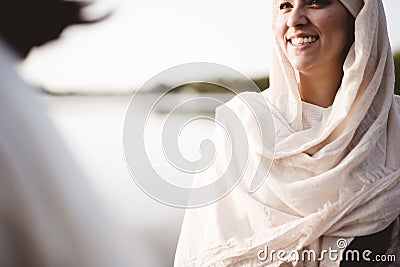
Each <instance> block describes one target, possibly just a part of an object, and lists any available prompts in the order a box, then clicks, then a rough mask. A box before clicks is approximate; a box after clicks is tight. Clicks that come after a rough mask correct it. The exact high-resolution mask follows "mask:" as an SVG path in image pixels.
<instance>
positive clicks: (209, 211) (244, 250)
mask: <svg viewBox="0 0 400 267" xmlns="http://www.w3.org/2000/svg"><path fill="white" fill-rule="evenodd" d="M341 2H342V3H343V5H344V6H345V7H346V8H347V9H348V10H349V12H350V13H351V14H352V15H353V16H354V17H355V18H356V20H355V41H354V44H353V46H352V47H351V48H350V51H349V53H348V56H347V58H346V60H345V63H344V66H343V68H344V76H343V79H342V85H341V87H340V88H339V90H338V92H337V94H336V97H335V100H334V103H333V105H332V107H331V108H329V109H326V110H325V111H324V114H323V118H322V120H321V121H320V122H319V123H317V124H315V125H313V127H311V128H310V129H307V130H303V125H302V123H303V122H302V102H301V98H300V94H299V92H298V87H297V83H296V78H295V73H294V70H293V68H292V67H291V65H290V63H289V61H288V59H287V58H286V57H285V55H284V53H283V52H282V51H281V49H280V47H279V45H278V43H277V40H276V39H275V41H274V46H273V47H274V51H273V53H272V59H271V73H270V81H271V87H270V88H269V89H268V90H266V91H265V93H262V94H250V95H248V97H250V98H251V99H252V100H250V102H251V101H253V102H252V103H253V104H254V105H252V108H253V109H258V110H260V109H262V107H260V105H257V104H256V103H260V102H261V103H262V102H263V101H264V99H262V98H263V97H264V98H265V99H266V100H267V102H268V103H269V106H270V109H271V111H272V115H273V119H274V122H275V128H276V135H275V140H276V147H275V157H274V163H273V166H272V168H271V171H270V173H269V175H268V177H267V179H266V181H265V182H264V184H263V185H262V186H261V187H260V189H259V190H258V191H257V192H256V193H254V194H250V193H249V187H248V179H251V173H254V172H255V170H252V164H251V162H252V161H253V160H256V161H257V160H259V161H261V162H265V164H267V163H269V160H268V158H270V157H269V156H268V155H266V154H258V153H256V152H254V153H253V154H251V152H250V156H249V158H250V161H249V162H250V164H249V170H248V172H247V174H246V175H245V177H244V178H243V179H242V180H241V182H240V183H239V185H238V186H237V187H236V188H235V189H234V190H233V191H232V192H231V193H230V194H229V195H228V196H226V197H225V198H223V199H222V200H220V201H218V202H216V203H214V204H212V205H209V206H207V207H203V208H198V209H193V210H188V211H187V213H186V216H185V219H184V224H183V226H182V232H181V237H180V240H179V244H178V248H177V253H176V259H175V265H176V266H227V265H237V266H259V265H260V266H266V265H271V266H279V265H280V264H281V263H282V262H280V261H273V262H271V261H269V260H267V261H260V260H258V259H257V253H258V252H259V251H260V250H261V249H265V247H266V246H268V249H269V250H276V251H278V250H284V251H287V252H290V251H291V250H298V251H301V250H302V249H307V248H308V249H314V250H315V251H316V252H317V253H319V252H321V251H322V250H328V249H329V248H331V249H339V248H340V247H339V248H338V246H337V240H338V239H341V238H343V239H344V240H345V241H347V243H349V242H351V241H352V240H353V239H354V237H357V236H363V235H370V234H373V233H377V232H379V231H382V230H383V229H385V228H386V227H388V226H389V225H390V223H392V222H393V221H394V220H395V219H396V218H397V217H398V216H399V214H400V171H399V169H400V142H399V141H400V140H399V138H398V134H399V133H400V106H399V103H400V100H399V98H398V97H396V96H394V95H393V89H394V66H393V58H392V53H391V49H390V44H389V39H388V34H387V27H386V19H385V14H384V9H383V5H382V2H381V0H341ZM277 6H278V5H277V0H274V1H273V10H274V11H273V12H274V14H273V29H275V22H276V15H277ZM260 99H262V100H260ZM226 106H228V107H229V108H231V109H232V110H234V111H236V112H237V114H238V116H239V117H241V118H242V121H241V123H242V124H244V127H245V128H246V129H247V130H248V131H249V132H253V131H252V129H255V128H257V125H255V123H254V121H253V120H251V119H248V116H247V115H246V112H245V111H244V110H245V109H244V108H243V106H244V104H243V103H241V101H240V100H239V98H238V97H236V98H234V99H233V100H232V101H230V102H229V103H227V104H226ZM220 110H221V109H220ZM266 110H267V109H266ZM257 113H258V112H257ZM218 116H219V114H218V110H217V120H218ZM261 123H262V121H261ZM250 139H251V137H250ZM251 142H253V145H254V146H257V143H256V142H257V141H255V140H253V141H251ZM216 146H217V147H218V148H219V149H220V151H224V150H227V148H226V145H225V144H224V145H220V144H218V143H217V144H216ZM217 160H218V157H217ZM222 160H224V157H222ZM232 160H246V158H245V156H243V155H232ZM217 164H222V165H224V164H225V165H226V163H224V162H219V163H217ZM266 169H267V168H266ZM200 178H201V180H206V179H211V177H205V176H202V177H200ZM302 264H303V263H301V262H300V263H298V265H297V266H302ZM339 264H340V261H339V260H336V261H332V260H329V259H327V258H325V260H324V261H321V262H309V263H307V266H339Z"/></svg>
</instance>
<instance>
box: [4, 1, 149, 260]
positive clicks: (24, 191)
mask: <svg viewBox="0 0 400 267" xmlns="http://www.w3.org/2000/svg"><path fill="white" fill-rule="evenodd" d="M87 4H88V3H82V2H80V3H78V2H72V1H61V0H37V1H33V0H6V1H3V3H2V5H1V8H0V125H1V128H0V266H5V267H19V266H24V267H27V266H32V267H39V266H40V267H59V266H69V267H72V266H74V267H75V266H76V267H78V266H82V267H103V266H104V267H110V266H115V267H120V266H149V265H148V264H147V265H145V263H144V261H141V259H143V258H144V257H145V254H144V253H143V251H141V252H139V246H136V247H135V245H134V244H133V241H132V243H131V242H129V240H128V239H127V238H126V237H124V236H123V235H122V234H120V233H119V232H118V230H117V229H116V227H115V225H114V224H113V223H112V221H111V220H110V218H108V217H107V216H106V213H105V211H103V209H102V207H101V206H100V205H99V202H98V201H97V200H96V197H95V195H94V192H92V188H90V186H89V183H88V181H87V180H86V179H85V178H84V176H83V175H82V172H81V171H80V169H79V167H78V166H77V164H76V163H75V161H74V159H73V158H71V155H70V153H69V152H68V151H67V149H66V147H65V146H64V144H63V143H62V142H61V139H60V137H59V136H58V135H57V133H56V131H55V129H54V127H53V126H52V124H51V123H50V121H49V119H48V118H47V116H46V114H45V111H44V109H43V107H42V106H40V104H38V103H37V102H36V101H35V99H34V95H33V92H32V90H31V88H30V87H29V86H28V85H27V84H25V83H24V82H22V81H21V80H20V78H19V76H18V75H17V73H16V72H15V70H14V67H15V65H16V64H17V63H18V62H19V61H20V60H21V59H22V58H24V57H26V56H27V54H28V52H29V50H30V49H31V48H32V47H34V46H39V45H42V44H44V43H46V42H48V41H50V40H53V39H56V38H57V37H58V36H59V35H60V33H61V31H62V30H63V29H64V28H65V27H67V26H68V25H72V24H89V23H93V22H95V21H85V20H83V19H81V17H80V12H81V9H82V8H83V7H85V6H86V5H87ZM130 243H131V244H130ZM138 256H140V257H138ZM147 260H148V259H147Z"/></svg>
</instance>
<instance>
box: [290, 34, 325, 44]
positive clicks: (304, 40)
mask: <svg viewBox="0 0 400 267" xmlns="http://www.w3.org/2000/svg"><path fill="white" fill-rule="evenodd" d="M318 39H319V37H318V36H304V37H294V38H291V39H287V41H288V42H289V43H291V44H292V45H294V46H302V45H308V44H312V43H314V42H316V41H318Z"/></svg>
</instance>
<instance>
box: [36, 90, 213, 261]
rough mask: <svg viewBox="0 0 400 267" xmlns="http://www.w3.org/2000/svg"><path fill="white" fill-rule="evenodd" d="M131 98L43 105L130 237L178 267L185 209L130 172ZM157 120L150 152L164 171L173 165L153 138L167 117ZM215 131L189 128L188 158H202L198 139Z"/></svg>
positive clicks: (66, 99) (47, 99)
mask: <svg viewBox="0 0 400 267" xmlns="http://www.w3.org/2000/svg"><path fill="white" fill-rule="evenodd" d="M136 97H140V98H142V101H143V102H142V103H145V101H148V99H149V98H148V96H147V95H146V94H143V95H139V96H136ZM130 99H131V96H49V95H43V96H40V101H42V102H43V103H44V104H45V106H46V107H47V109H48V113H49V115H50V117H51V119H52V120H53V122H54V124H55V125H56V127H57V129H58V130H59V132H60V135H61V136H62V138H63V139H64V140H65V143H66V144H67V145H68V146H69V148H70V149H71V152H72V154H73V155H74V156H75V158H76V159H77V160H78V162H79V163H80V165H81V167H82V168H83V170H84V171H85V172H86V174H87V176H88V177H89V180H90V182H91V183H92V184H93V187H94V188H95V191H96V193H97V194H98V195H99V197H100V199H101V201H102V202H103V203H102V204H103V205H104V206H105V207H106V208H107V210H108V211H109V213H110V215H111V216H113V217H114V218H115V219H116V220H117V221H118V223H119V224H120V225H121V227H124V229H125V230H126V233H127V234H128V235H131V236H132V238H140V239H141V240H143V241H144V242H143V244H144V246H147V247H148V250H149V252H150V253H152V254H153V255H154V257H156V258H158V259H162V262H163V263H165V265H164V264H163V266H172V262H173V257H174V253H175V247H176V244H177V240H178V236H179V231H180V227H181V222H182V218H183V214H184V210H182V209H177V208H173V207H168V206H166V205H163V204H161V203H159V202H157V201H155V200H153V199H151V198H150V197H148V196H147V195H146V194H145V193H143V192H142V191H141V190H140V189H139V188H138V187H137V185H136V184H135V182H134V181H133V179H132V177H131V176H130V174H129V172H128V169H127V167H126V165H125V161H124V155H123V143H122V137H123V124H124V118H125V112H126V109H127V106H128V104H129V102H130ZM170 101H172V102H171V103H170V104H171V105H172V106H173V105H175V104H176V101H177V98H176V97H173V98H170ZM174 101H175V102H174ZM199 108H200V109H199ZM167 109H168V104H167V105H166V104H165V103H164V106H163V107H162V109H161V110H162V111H164V112H165V111H167ZM206 109H207V107H197V108H196V107H195V109H194V110H193V111H192V112H189V113H185V114H178V115H177V116H180V119H181V118H182V116H183V117H187V118H190V117H193V116H197V115H199V114H200V113H199V112H202V113H201V114H203V115H204V112H205V111H207V110H206ZM143 112H144V111H143ZM138 116H143V114H138ZM208 116H213V115H212V114H208ZM152 118H153V123H151V124H149V125H150V126H149V127H150V129H149V131H148V133H147V135H146V138H148V139H149V140H150V142H149V144H150V150H151V151H153V152H155V153H153V154H155V157H154V158H153V160H152V163H154V164H155V165H158V166H155V167H160V168H161V170H162V169H163V166H164V167H166V165H167V164H166V163H165V162H163V161H162V159H161V158H162V153H159V152H158V150H157V149H159V145H160V140H158V141H152V140H155V139H157V138H159V137H160V133H161V130H162V122H163V120H165V118H166V113H160V112H158V113H153V115H152ZM211 131H212V129H211V128H210V125H208V124H207V123H201V122H200V123H197V124H196V125H195V126H193V127H191V128H190V127H188V128H187V130H186V133H185V134H182V139H183V140H182V142H179V148H180V150H181V152H182V155H184V156H185V157H187V158H189V159H196V158H198V157H199V151H198V147H196V143H198V141H193V140H201V139H202V138H204V137H205V136H206V135H207V134H209V133H211ZM180 141H181V140H180ZM198 144H199V143H198ZM160 151H161V150H160ZM157 155H158V156H157ZM166 173H168V170H167V171H166Z"/></svg>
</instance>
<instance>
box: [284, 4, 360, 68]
mask: <svg viewBox="0 0 400 267" xmlns="http://www.w3.org/2000/svg"><path fill="white" fill-rule="evenodd" d="M276 8H278V9H279V10H278V16H277V31H276V38H277V39H278V42H279V45H280V47H281V49H282V51H283V53H284V55H285V56H286V57H287V59H288V60H289V61H290V63H291V65H292V67H293V68H294V69H296V70H298V71H300V72H303V73H307V72H310V71H311V70H316V69H321V68H322V67H324V68H326V67H329V66H332V67H333V66H340V65H342V64H343V60H344V58H343V57H342V55H343V51H344V50H345V49H346V44H347V43H348V39H349V38H350V37H349V36H350V35H351V34H352V33H349V30H348V28H349V27H348V19H349V16H351V15H350V14H349V12H348V11H347V9H346V8H345V7H344V6H343V5H342V4H341V3H340V2H339V1H338V0H318V1H317V0H314V1H309V0H282V1H279V3H278V6H277V7H276Z"/></svg>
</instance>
